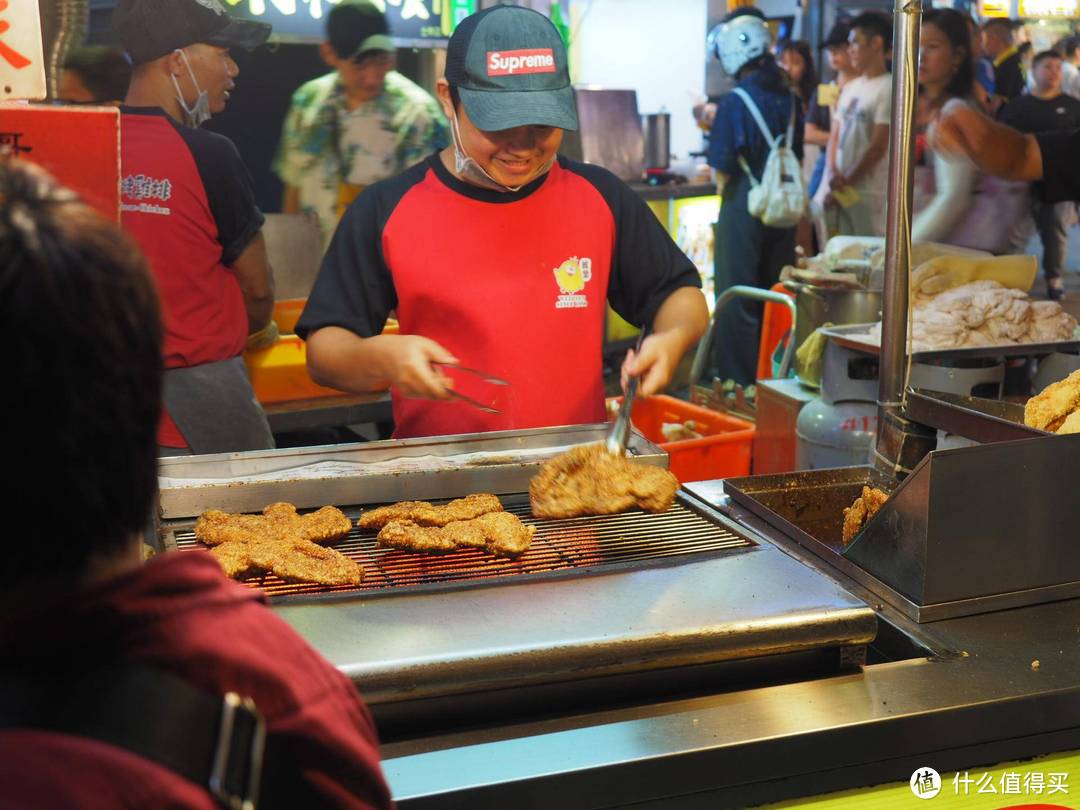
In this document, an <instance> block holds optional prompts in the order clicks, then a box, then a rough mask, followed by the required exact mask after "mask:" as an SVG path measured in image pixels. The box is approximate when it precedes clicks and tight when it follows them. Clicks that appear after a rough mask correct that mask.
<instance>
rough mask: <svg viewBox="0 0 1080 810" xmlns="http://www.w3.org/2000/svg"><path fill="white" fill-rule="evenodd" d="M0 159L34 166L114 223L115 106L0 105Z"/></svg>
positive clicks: (117, 146) (116, 185) (116, 191)
mask: <svg viewBox="0 0 1080 810" xmlns="http://www.w3.org/2000/svg"><path fill="white" fill-rule="evenodd" d="M0 155H8V156H11V157H13V158H16V159H18V160H29V161H30V162H32V163H36V164H38V165H39V166H41V167H43V168H45V169H47V170H48V171H49V173H50V174H52V176H53V177H55V178H56V179H57V180H58V181H59V182H60V183H62V184H63V185H65V186H67V187H68V188H71V189H73V190H75V191H76V192H78V193H79V195H80V196H81V197H82V198H83V199H84V200H86V201H87V202H88V203H90V204H91V205H92V206H94V208H96V209H97V210H98V211H100V212H101V213H102V214H103V215H105V216H106V217H108V218H109V219H111V220H113V221H116V222H119V221H120V111H119V110H118V109H117V108H116V107H39V106H35V105H32V104H17V103H6V104H0Z"/></svg>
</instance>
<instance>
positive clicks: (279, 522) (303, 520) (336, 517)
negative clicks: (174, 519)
mask: <svg viewBox="0 0 1080 810" xmlns="http://www.w3.org/2000/svg"><path fill="white" fill-rule="evenodd" d="M351 528H352V521H350V520H349V518H348V517H346V515H345V513H344V512H342V511H341V510H340V509H337V508H336V507H333V506H324V507H322V508H321V509H318V510H316V511H315V512H311V513H310V514H306V515H300V514H298V513H297V511H296V507H295V506H293V505H292V504H290V503H272V504H270V505H269V506H267V507H266V508H265V509H263V513H262V514H261V515H231V514H228V513H226V512H221V511H218V510H208V511H206V512H204V513H203V514H202V515H200V516H199V519H198V520H197V521H196V523H195V537H196V539H198V540H200V541H202V542H204V543H206V544H208V545H211V546H213V548H212V549H211V553H212V554H213V555H214V557H215V559H217V561H218V563H219V564H220V565H221V567H222V570H223V571H225V573H226V574H227V575H228V576H230V577H234V578H242V577H244V576H246V575H248V574H250V573H252V572H254V571H271V572H273V573H274V574H276V575H277V576H279V577H281V578H282V579H285V580H289V581H294V582H316V583H319V584H323V585H359V584H360V581H361V580H362V579H363V576H364V569H363V567H362V566H360V565H359V564H358V563H356V562H354V561H353V560H350V559H349V558H348V557H346V556H345V555H344V554H342V553H341V552H338V551H334V550H333V549H328V548H324V547H323V546H320V545H317V543H332V542H334V541H335V540H340V539H342V538H343V537H345V536H346V535H347V534H348V533H349V530H350V529H351Z"/></svg>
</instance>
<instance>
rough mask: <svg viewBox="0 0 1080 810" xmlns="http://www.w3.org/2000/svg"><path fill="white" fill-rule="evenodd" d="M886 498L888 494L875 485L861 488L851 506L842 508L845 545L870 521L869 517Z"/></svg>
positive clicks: (887, 498) (875, 512)
mask: <svg viewBox="0 0 1080 810" xmlns="http://www.w3.org/2000/svg"><path fill="white" fill-rule="evenodd" d="M887 500H889V494H888V493H887V492H883V491H882V490H880V489H878V488H877V487H873V488H871V487H863V488H862V495H860V496H859V497H858V498H856V499H855V502H854V503H852V504H851V506H849V507H847V508H846V509H844V535H843V541H844V545H845V546H846V545H847V544H848V543H850V542H851V541H852V540H854V539H855V535H857V534H858V533H859V532H861V531H862V528H863V526H865V525H866V524H867V523H869V522H870V518H872V517H873V516H874V515H876V514H877V512H878V510H879V509H880V508H881V507H882V506H883V505H884V504H885V501H887Z"/></svg>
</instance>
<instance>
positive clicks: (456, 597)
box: [275, 517, 877, 710]
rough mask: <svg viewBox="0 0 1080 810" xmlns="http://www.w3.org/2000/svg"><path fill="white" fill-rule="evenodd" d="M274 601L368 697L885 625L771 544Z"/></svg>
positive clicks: (747, 653) (736, 654)
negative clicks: (511, 577)
mask: <svg viewBox="0 0 1080 810" xmlns="http://www.w3.org/2000/svg"><path fill="white" fill-rule="evenodd" d="M717 519H718V520H719V519H720V518H719V517H718V518H717ZM727 525H730V524H727ZM479 584H482V583H479ZM275 610H276V612H277V613H278V615H279V616H281V617H282V618H283V619H285V621H287V622H289V623H290V624H291V625H293V627H294V628H296V630H297V631H299V632H300V633H301V634H302V635H303V636H304V637H305V638H306V639H307V640H308V641H309V642H310V643H312V644H313V645H314V646H315V648H316V649H318V650H319V652H321V653H322V654H323V655H324V656H326V657H327V658H328V659H329V660H330V661H331V662H332V663H334V664H335V665H336V666H337V667H339V668H340V669H341V670H342V671H344V672H345V673H346V674H347V675H349V677H351V678H352V679H353V680H354V681H355V682H356V684H357V685H358V686H359V687H360V690H361V692H362V693H363V694H364V697H365V699H367V700H368V701H369V702H371V703H373V704H382V703H389V702H398V701H412V700H418V699H420V698H424V697H433V696H438V695H445V694H456V693H464V692H477V691H486V690H494V689H503V688H509V687H517V686H523V685H529V684H549V683H554V682H559V681H566V682H568V688H572V682H573V681H576V680H579V679H582V678H587V677H592V676H599V675H606V674H613V673H625V672H635V671H645V670H652V669H660V668H665V667H671V666H683V665H690V664H702V663H708V662H716V661H726V660H731V659H737V658H748V657H752V656H762V655H770V654H779V653H784V652H791V651H795V650H808V649H817V648H821V647H827V648H831V647H838V646H846V645H852V644H865V643H867V642H868V641H870V640H872V639H873V638H874V636H875V634H876V626H877V625H876V619H875V618H874V614H873V611H871V610H870V609H869V608H868V607H867V606H866V605H865V603H864V602H862V601H860V600H858V599H855V598H853V597H851V596H850V595H848V594H847V593H845V592H844V591H843V590H842V589H840V588H838V587H836V586H835V585H834V584H833V583H831V582H829V581H828V580H826V579H825V578H823V577H821V576H820V575H818V574H815V573H814V572H812V571H810V570H809V569H808V568H806V567H805V566H803V565H801V564H799V563H796V562H795V561H794V560H792V559H790V558H789V557H787V556H785V555H784V554H782V553H780V552H778V551H776V550H775V549H772V548H769V549H765V550H762V549H759V548H752V549H749V550H747V551H746V552H745V553H737V554H729V555H725V556H721V557H715V556H714V557H708V558H705V559H701V558H698V559H697V560H693V559H690V560H686V561H683V562H682V563H681V564H678V565H663V566H651V567H646V568H641V569H640V570H625V569H624V570H615V571H612V572H609V573H604V574H603V575H599V574H598V575H593V576H579V577H557V578H547V579H542V580H539V581H532V582H528V584H508V583H505V582H493V583H490V584H488V585H487V586H485V587H471V588H461V589H454V590H447V591H442V592H438V593H420V594H412V595H409V594H406V595H403V596H400V597H386V598H364V597H363V595H361V596H360V597H358V598H354V599H349V600H344V601H334V602H330V603H322V604H318V605H291V604H290V605H283V606H278V607H276V608H275ZM538 710H541V709H539V708H538Z"/></svg>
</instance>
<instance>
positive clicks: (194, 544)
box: [175, 495, 754, 598]
mask: <svg viewBox="0 0 1080 810" xmlns="http://www.w3.org/2000/svg"><path fill="white" fill-rule="evenodd" d="M502 501H503V505H504V507H505V508H506V511H508V512H512V513H514V514H515V515H517V516H518V517H519V518H521V520H522V521H523V522H524V523H526V524H530V525H533V526H536V535H535V536H534V537H533V542H532V545H531V546H530V548H529V550H528V551H526V552H525V553H524V554H522V555H521V556H520V557H518V558H517V559H516V560H510V559H506V558H503V557H494V556H492V555H491V554H489V553H487V552H485V551H482V550H480V549H473V548H469V549H461V550H459V551H455V552H452V553H449V554H415V553H411V552H406V551H399V550H397V549H388V548H378V547H376V545H375V535H376V532H374V531H362V530H360V529H358V528H356V518H357V517H358V515H359V511H360V510H357V509H352V510H350V509H346V510H345V513H346V514H347V515H349V517H350V518H352V520H353V529H352V531H351V532H349V535H348V537H346V538H345V539H344V540H342V541H341V542H339V543H335V544H333V548H335V549H337V550H338V551H340V552H341V553H343V554H345V555H346V556H348V557H350V558H351V559H353V560H355V561H356V562H358V563H360V564H361V565H362V566H364V581H363V583H362V584H361V585H360V586H359V587H353V586H349V585H341V586H327V585H317V584H312V583H298V582H286V581H284V580H282V579H280V578H278V577H276V576H274V575H272V574H267V575H265V576H261V577H252V578H250V579H248V580H246V582H247V584H249V585H251V586H253V587H257V588H259V589H261V590H262V591H263V592H265V593H266V594H267V595H268V596H270V597H271V598H275V597H289V596H312V595H322V594H340V593H349V592H365V593H370V592H373V591H385V590H391V589H392V590H398V589H401V588H408V587H415V586H420V585H433V584H439V583H453V582H465V581H469V580H478V579H483V580H487V579H491V578H494V577H515V576H521V575H526V574H544V573H550V572H557V571H565V570H576V569H585V568H594V567H597V566H609V565H616V564H619V563H633V562H645V561H649V560H660V559H664V558H669V557H676V556H684V555H689V554H703V553H709V552H718V551H728V550H732V549H740V548H747V547H750V546H753V545H754V544H753V543H752V542H751V541H749V540H747V539H746V538H744V537H741V536H739V535H737V534H734V533H733V532H731V531H729V530H728V529H727V528H725V527H724V526H722V525H719V524H717V523H715V522H713V521H710V520H708V519H707V518H705V517H703V516H702V515H700V514H699V513H698V512H696V511H694V510H693V509H690V508H688V507H686V506H685V505H684V504H683V503H681V502H680V501H676V503H675V505H674V506H672V508H671V509H669V510H668V511H667V512H665V513H663V514H659V515H656V514H651V513H648V512H639V511H635V512H626V513H623V514H619V515H606V516H602V517H580V518H569V519H565V520H539V519H537V518H534V517H533V516H532V514H531V512H530V511H529V502H528V498H527V497H525V496H522V495H517V496H508V497H503V498H502ZM175 539H176V545H177V548H179V549H191V548H202V547H203V546H202V544H201V543H199V542H198V541H196V540H195V535H194V532H193V529H192V524H188V525H186V526H184V527H183V528H182V529H177V530H176V532H175Z"/></svg>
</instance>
